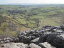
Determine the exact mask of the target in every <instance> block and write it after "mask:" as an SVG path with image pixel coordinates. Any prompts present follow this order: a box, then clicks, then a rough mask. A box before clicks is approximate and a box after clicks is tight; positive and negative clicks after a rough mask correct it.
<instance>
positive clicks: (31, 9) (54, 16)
mask: <svg viewBox="0 0 64 48" xmlns="http://www.w3.org/2000/svg"><path fill="white" fill-rule="evenodd" d="M8 11H12V12H13V13H12V12H8ZM63 16H64V7H60V6H59V7H56V6H49V7H42V6H41V7H38V6H28V7H27V6H4V5H0V20H1V21H0V24H1V26H0V34H6V35H10V36H16V34H18V32H20V31H25V30H30V29H40V28H41V27H42V26H44V25H54V26H57V25H60V24H63V22H62V21H61V20H62V18H63ZM2 17H3V19H1V18H2ZM7 33H8V34H7Z"/></svg>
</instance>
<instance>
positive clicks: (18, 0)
mask: <svg viewBox="0 0 64 48" xmlns="http://www.w3.org/2000/svg"><path fill="white" fill-rule="evenodd" d="M23 3H24V4H64V0H0V4H23Z"/></svg>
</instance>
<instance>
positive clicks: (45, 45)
mask: <svg viewBox="0 0 64 48" xmlns="http://www.w3.org/2000/svg"><path fill="white" fill-rule="evenodd" d="M39 46H41V47H42V48H56V47H53V46H52V45H51V44H49V43H48V42H44V43H39Z"/></svg>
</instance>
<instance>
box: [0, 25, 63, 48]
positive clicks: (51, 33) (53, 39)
mask: <svg viewBox="0 0 64 48" xmlns="http://www.w3.org/2000/svg"><path fill="white" fill-rule="evenodd" d="M0 42H1V43H5V44H4V45H5V48H6V45H8V44H10V42H15V43H13V45H14V46H16V45H15V44H19V42H20V46H21V47H18V46H16V47H14V48H64V25H61V26H44V27H43V28H42V29H41V30H31V31H25V32H20V33H19V35H18V36H17V38H5V39H1V40H0ZM7 43H8V44H7ZM11 45H12V44H11ZM1 47H3V46H1ZM9 48H11V47H9ZM12 48H13V47H12Z"/></svg>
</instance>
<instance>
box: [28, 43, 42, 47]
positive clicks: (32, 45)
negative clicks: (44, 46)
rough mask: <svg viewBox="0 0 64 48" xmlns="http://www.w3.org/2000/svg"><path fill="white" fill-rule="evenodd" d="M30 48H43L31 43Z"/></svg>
mask: <svg viewBox="0 0 64 48" xmlns="http://www.w3.org/2000/svg"><path fill="white" fill-rule="evenodd" d="M29 48H41V47H40V46H38V45H36V44H34V43H31V44H30V45H29Z"/></svg>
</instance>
